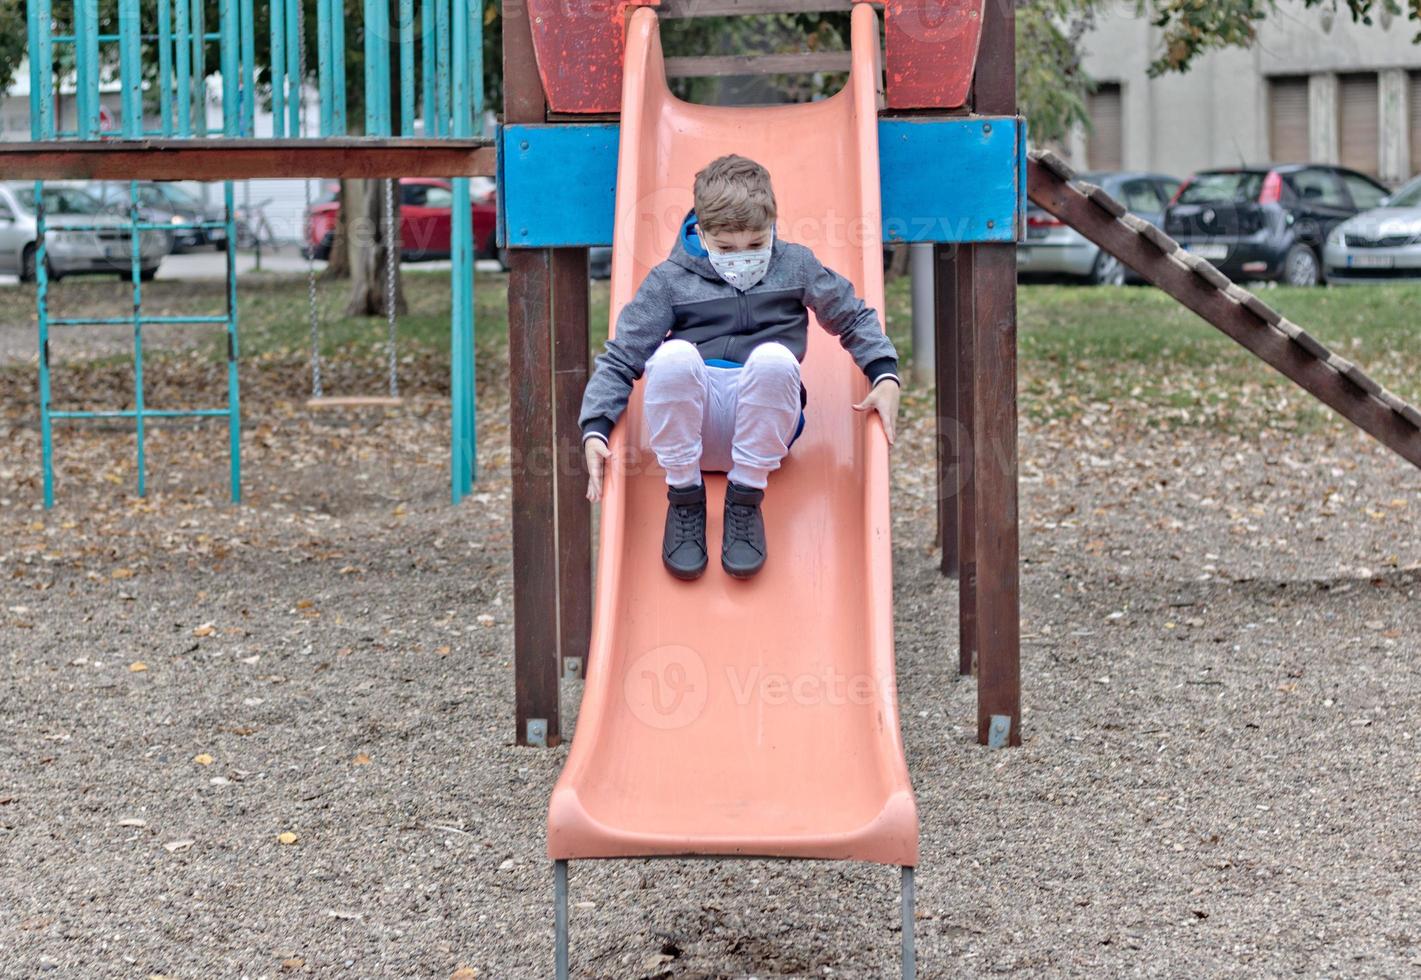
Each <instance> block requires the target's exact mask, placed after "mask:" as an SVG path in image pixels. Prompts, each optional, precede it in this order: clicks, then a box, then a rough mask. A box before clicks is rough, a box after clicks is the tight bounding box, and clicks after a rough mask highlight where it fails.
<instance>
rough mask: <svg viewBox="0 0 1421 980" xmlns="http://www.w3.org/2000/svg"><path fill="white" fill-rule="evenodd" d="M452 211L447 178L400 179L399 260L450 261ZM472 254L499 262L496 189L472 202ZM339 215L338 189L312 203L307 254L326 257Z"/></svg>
mask: <svg viewBox="0 0 1421 980" xmlns="http://www.w3.org/2000/svg"><path fill="white" fill-rule="evenodd" d="M453 210H454V187H453V185H452V184H450V183H449V181H447V180H437V179H433V178H428V177H401V178H400V257H401V258H403V259H406V260H409V261H414V260H418V259H442V258H448V257H449V251H450V247H451V246H450V230H451V228H452V224H451V222H452V216H453ZM472 210H473V215H472V220H473V223H474V254H475V257H476V258H481V259H486V258H499V257H500V256H499V249H498V243H497V240H496V237H495V224H496V222H497V212H496V205H495V201H494V191H493V190H487V191H484V192H483V193H477V192H476V197H475V200H474V203H473V209H472ZM339 216H340V188H339V186H337V187H336V188H335V189H333V190H332V191H330V192H329V193H327V194H325V195H324V196H322V197H321V198H320V200H318V201H317V202H316V203H315V204H312V205H311V213H310V220H309V221H307V232H306V245H305V248H304V249H303V254H308V255H309V254H314V255H315V257H316V258H318V259H328V258H330V254H331V241H332V240H333V239H334V238H335V228H336V220H337V219H338V218H339Z"/></svg>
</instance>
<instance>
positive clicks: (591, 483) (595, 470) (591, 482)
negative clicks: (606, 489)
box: [582, 436, 612, 503]
mask: <svg viewBox="0 0 1421 980" xmlns="http://www.w3.org/2000/svg"><path fill="white" fill-rule="evenodd" d="M582 454H583V457H584V458H585V459H586V461H587V474H588V476H587V499H588V500H591V501H593V502H594V503H595V502H597V501H598V500H601V499H602V474H603V473H604V472H605V471H606V467H607V460H608V458H610V457H611V455H612V450H611V449H609V448H607V443H606V442H604V441H603V440H601V439H598V438H597V437H596V436H590V437H589V438H587V439H584V440H582Z"/></svg>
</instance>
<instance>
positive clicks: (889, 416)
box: [854, 378, 898, 446]
mask: <svg viewBox="0 0 1421 980" xmlns="http://www.w3.org/2000/svg"><path fill="white" fill-rule="evenodd" d="M873 409H877V410H878V417H879V418H881V419H882V420H883V431H884V434H886V435H887V436H888V445H890V446H891V445H893V434H894V428H895V426H896V425H897V424H898V382H896V381H894V380H893V379H892V378H883V379H881V380H880V381H879V382H878V384H876V385H874V386H873V390H872V391H870V392H869V393H868V397H866V398H865V399H864V400H863V401H861V402H859V403H858V404H857V405H855V406H854V411H856V412H867V411H870V410H873Z"/></svg>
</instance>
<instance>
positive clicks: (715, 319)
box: [578, 211, 901, 439]
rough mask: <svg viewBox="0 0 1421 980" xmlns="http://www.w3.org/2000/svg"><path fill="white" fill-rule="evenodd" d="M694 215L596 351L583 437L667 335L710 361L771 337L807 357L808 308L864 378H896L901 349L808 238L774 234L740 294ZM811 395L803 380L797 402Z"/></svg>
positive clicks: (622, 399)
mask: <svg viewBox="0 0 1421 980" xmlns="http://www.w3.org/2000/svg"><path fill="white" fill-rule="evenodd" d="M695 220H696V216H695V212H694V211H693V212H691V213H690V214H689V215H687V217H686V219H685V221H684V222H683V223H682V226H681V233H680V235H678V236H677V239H676V244H675V245H674V246H673V248H672V249H671V255H670V257H668V258H667V259H666V261H664V262H662V263H660V264H659V265H657V266H655V267H654V268H652V270H651V271H650V272H648V273H647V274H646V278H645V279H644V280H643V281H642V284H641V288H640V289H638V290H637V292H636V295H635V296H634V297H632V299H631V301H630V302H629V303H627V304H626V306H624V307H622V312H621V314H620V315H619V316H618V317H617V330H616V336H614V337H612V338H610V339H609V340H608V341H607V346H606V348H605V349H604V350H603V352H602V353H601V354H599V355H597V359H596V361H595V363H594V367H593V371H592V376H591V377H590V378H589V379H588V381H587V389H586V391H585V392H584V393H583V396H582V411H581V413H580V414H579V416H578V425H580V426H581V428H582V437H583V439H587V438H588V437H589V436H600V437H601V438H603V439H606V438H607V437H608V436H609V435H610V434H611V432H612V426H613V425H615V424H616V422H617V420H618V419H619V418H621V415H622V412H623V411H624V410H625V409H626V407H627V399H628V398H629V397H630V395H631V391H632V385H633V384H634V383H635V382H636V380H637V379H638V378H640V377H641V376H642V372H643V371H644V370H645V368H646V362H647V360H648V359H649V358H650V357H651V355H652V354H653V353H655V352H656V349H657V348H658V347H660V346H661V344H662V343H663V342H664V341H667V340H677V339H679V340H687V341H690V342H691V343H693V344H695V345H696V348H697V349H698V350H699V351H700V353H701V357H702V358H704V359H705V360H707V361H710V360H722V361H732V362H735V363H739V364H743V363H745V359H746V358H747V357H749V355H750V352H751V351H752V350H754V349H755V348H756V347H757V346H759V345H760V344H763V343H768V342H771V341H774V342H778V343H781V344H784V345H785V346H786V347H788V348H789V349H790V351H791V352H792V353H793V354H794V356H795V357H796V358H797V359H798V360H800V361H803V360H804V352H805V345H806V344H807V342H808V339H809V315H808V312H807V310H813V311H814V316H815V319H817V320H818V322H819V324H820V325H821V326H822V327H823V328H824V329H825V330H827V331H829V333H831V334H834V335H835V336H837V337H838V338H839V343H840V345H841V346H842V347H843V348H844V350H846V351H848V352H849V354H850V356H852V357H853V359H854V363H855V364H857V365H858V367H859V369H860V370H862V371H863V373H864V374H865V375H866V376H867V377H868V379H869V382H870V383H877V382H878V380H879V379H881V378H883V377H891V378H892V379H893V380H894V381H899V378H898V374H897V368H898V352H897V350H896V349H895V348H894V346H893V342H892V341H891V340H889V339H888V336H887V335H886V334H884V332H883V328H882V327H881V326H880V324H879V321H878V314H877V313H876V312H875V311H874V310H873V308H872V307H870V306H868V305H867V304H866V303H864V301H863V300H861V299H860V298H859V297H858V295H857V294H856V293H855V292H854V287H853V283H851V282H849V281H848V280H847V279H845V278H844V277H843V276H841V275H839V274H838V273H837V272H834V271H833V270H832V269H829V268H827V267H826V266H824V265H823V263H821V262H820V261H819V260H818V259H817V258H816V257H815V255H814V253H813V252H812V251H810V250H809V249H808V248H806V247H805V246H803V245H798V244H795V243H792V242H785V241H781V240H780V238H779V237H778V236H776V237H775V239H774V244H773V246H772V249H771V252H770V264H769V268H768V270H767V271H766V273H765V278H764V279H762V280H760V282H758V283H756V284H755V285H754V286H753V287H751V288H750V289H748V290H746V291H745V292H743V293H742V292H741V291H740V290H738V289H736V288H735V287H734V286H731V285H730V284H729V283H727V282H726V281H725V280H724V279H722V278H721V277H720V275H719V274H718V273H717V272H716V271H715V268H714V267H713V266H712V265H711V264H710V260H709V259H708V258H707V257H706V255H707V253H706V250H705V247H704V246H703V245H702V244H701V242H700V239H699V237H698V236H697V235H696V233H695V232H694V231H693V230H692V227H693V225H694V224H695ZM899 383H900V384H901V382H899ZM807 401H808V394H807V392H806V390H805V389H804V386H803V384H802V383H801V385H800V404H801V406H802V405H804V404H807Z"/></svg>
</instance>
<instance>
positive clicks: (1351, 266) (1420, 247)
mask: <svg viewBox="0 0 1421 980" xmlns="http://www.w3.org/2000/svg"><path fill="white" fill-rule="evenodd" d="M1322 263H1323V267H1324V268H1325V270H1326V275H1327V281H1328V282H1329V283H1336V284H1338V285H1346V284H1350V283H1365V282H1395V281H1397V280H1398V279H1421V177H1416V178H1414V179H1413V180H1412V181H1411V183H1409V184H1406V185H1404V186H1403V187H1402V188H1401V190H1399V191H1397V192H1396V193H1395V194H1393V195H1391V196H1390V197H1387V198H1383V199H1382V204H1381V207H1379V208H1373V209H1372V210H1370V211H1363V212H1362V213H1361V214H1358V215H1354V216H1353V217H1351V218H1348V219H1347V220H1346V221H1344V222H1342V223H1341V224H1340V225H1338V226H1337V227H1336V228H1334V229H1332V234H1330V235H1328V236H1327V244H1326V245H1325V246H1324V247H1323V250H1322Z"/></svg>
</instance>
